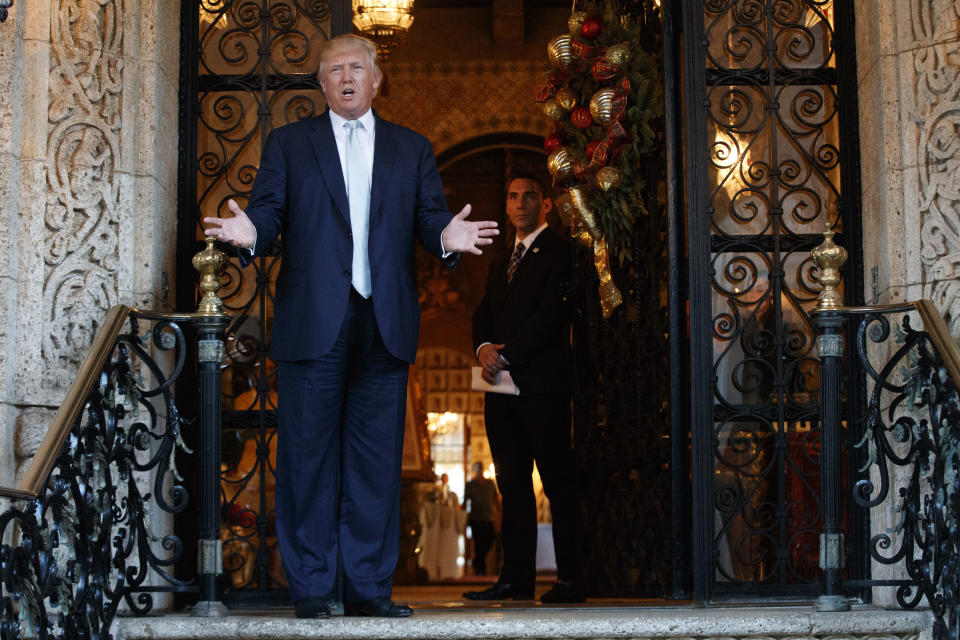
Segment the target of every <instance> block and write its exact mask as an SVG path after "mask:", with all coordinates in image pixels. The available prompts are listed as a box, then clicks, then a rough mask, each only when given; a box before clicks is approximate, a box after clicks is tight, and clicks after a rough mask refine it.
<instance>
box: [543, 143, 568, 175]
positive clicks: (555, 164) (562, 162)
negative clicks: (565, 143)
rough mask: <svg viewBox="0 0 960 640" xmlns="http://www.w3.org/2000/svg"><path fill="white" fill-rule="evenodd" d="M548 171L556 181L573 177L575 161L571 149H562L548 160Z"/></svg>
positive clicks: (556, 151) (557, 150)
mask: <svg viewBox="0 0 960 640" xmlns="http://www.w3.org/2000/svg"><path fill="white" fill-rule="evenodd" d="M547 169H549V170H550V175H552V176H553V177H554V179H556V180H566V179H567V178H570V177H572V176H573V161H572V159H571V156H570V149H569V148H567V147H560V148H558V149H556V150H555V151H554V152H553V153H551V154H550V156H549V157H548V158H547Z"/></svg>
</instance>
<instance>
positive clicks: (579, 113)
mask: <svg viewBox="0 0 960 640" xmlns="http://www.w3.org/2000/svg"><path fill="white" fill-rule="evenodd" d="M570 122H572V123H573V126H575V127H576V128H577V129H586V128H587V127H589V126H590V125H591V124H593V116H591V115H590V109H589V108H587V107H577V108H576V109H574V110H573V111H571V112H570Z"/></svg>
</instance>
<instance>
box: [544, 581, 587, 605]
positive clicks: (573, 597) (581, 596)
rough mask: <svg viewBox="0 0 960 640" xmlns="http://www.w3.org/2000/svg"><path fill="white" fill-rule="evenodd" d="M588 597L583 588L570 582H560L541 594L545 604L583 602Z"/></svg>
mask: <svg viewBox="0 0 960 640" xmlns="http://www.w3.org/2000/svg"><path fill="white" fill-rule="evenodd" d="M586 599H587V596H586V594H585V593H584V592H583V588H582V587H578V586H577V585H574V584H570V583H569V582H558V583H557V584H555V585H553V586H552V587H551V588H550V591H547V592H546V593H545V594H543V595H542V596H540V602H542V603H543V604H567V603H572V602H583V601H585V600H586Z"/></svg>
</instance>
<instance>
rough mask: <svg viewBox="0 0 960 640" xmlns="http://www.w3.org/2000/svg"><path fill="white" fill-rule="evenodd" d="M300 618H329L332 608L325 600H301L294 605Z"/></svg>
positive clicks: (294, 609) (295, 611)
mask: <svg viewBox="0 0 960 640" xmlns="http://www.w3.org/2000/svg"><path fill="white" fill-rule="evenodd" d="M293 611H294V613H295V614H296V615H297V617H298V618H329V617H330V606H329V605H328V604H327V601H326V600H325V599H324V598H300V599H299V600H297V601H296V602H294V603H293Z"/></svg>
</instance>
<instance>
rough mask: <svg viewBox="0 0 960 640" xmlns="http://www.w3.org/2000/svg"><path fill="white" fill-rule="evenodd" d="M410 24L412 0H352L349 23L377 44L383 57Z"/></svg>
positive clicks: (411, 21) (385, 57)
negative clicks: (351, 16)
mask: <svg viewBox="0 0 960 640" xmlns="http://www.w3.org/2000/svg"><path fill="white" fill-rule="evenodd" d="M412 24H413V0H353V26H354V27H356V28H357V30H358V31H359V32H360V34H361V35H363V36H365V37H367V38H370V39H371V40H372V41H373V42H374V44H376V45H377V54H378V55H379V57H380V59H381V60H386V59H387V56H388V55H389V54H390V52H391V51H392V50H393V49H395V48H396V47H397V46H398V45H400V44H401V43H402V42H403V40H404V38H406V37H407V30H408V29H410V25H412Z"/></svg>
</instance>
